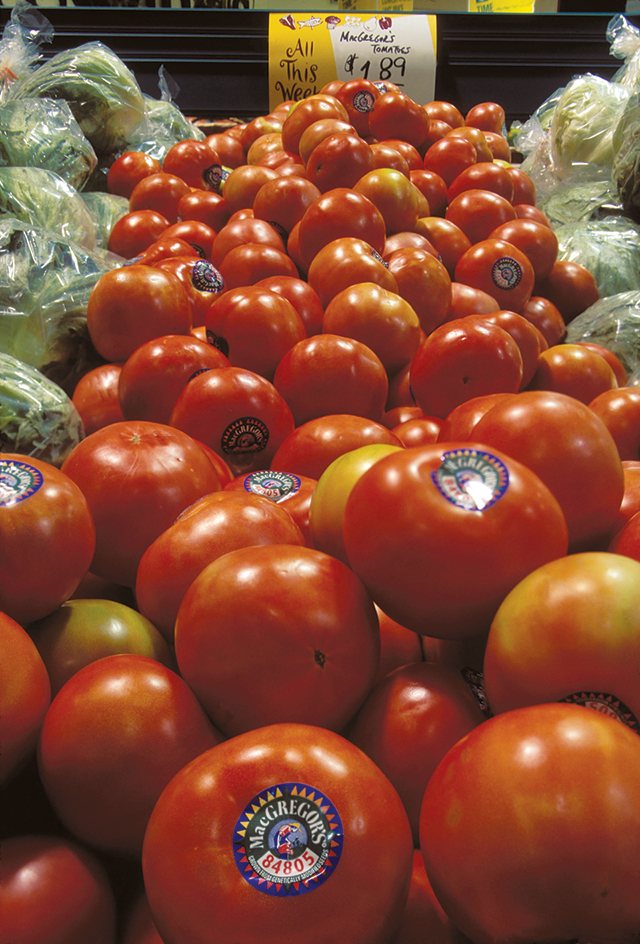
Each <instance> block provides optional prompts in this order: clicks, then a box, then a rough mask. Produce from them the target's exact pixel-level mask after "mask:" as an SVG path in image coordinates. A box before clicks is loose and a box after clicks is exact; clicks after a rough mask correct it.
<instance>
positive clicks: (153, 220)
mask: <svg viewBox="0 0 640 944" xmlns="http://www.w3.org/2000/svg"><path fill="white" fill-rule="evenodd" d="M168 226H169V220H168V219H167V218H166V216H163V215H162V213H158V211H157V210H132V211H130V212H129V213H125V214H124V216H121V217H120V219H119V220H117V221H116V223H114V225H113V227H112V228H111V232H110V233H109V240H108V244H107V246H108V249H109V252H114V253H115V254H116V255H117V256H122V258H123V259H134V258H136V256H139V255H140V254H141V253H143V252H144V251H145V249H148V248H149V246H151V245H152V243H154V242H155V241H156V240H157V239H159V238H160V237H161V236H162V234H163V233H164V232H165V230H166V229H167V228H168Z"/></svg>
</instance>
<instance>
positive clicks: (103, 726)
mask: <svg viewBox="0 0 640 944" xmlns="http://www.w3.org/2000/svg"><path fill="white" fill-rule="evenodd" d="M87 731H91V742H90V745H88V744H87ZM221 740H222V735H221V734H220V732H219V731H217V730H216V729H215V728H214V727H213V725H212V724H211V723H210V721H209V720H208V719H207V717H206V715H205V713H204V710H203V709H202V707H201V705H200V704H199V702H198V701H197V699H196V697H195V695H194V694H193V692H192V691H191V689H190V688H189V686H188V685H187V683H186V682H185V681H184V680H183V679H182V678H181V677H180V676H179V675H177V674H176V673H175V672H173V671H171V669H168V668H167V667H166V666H163V665H161V664H160V663H159V662H157V661H156V660H155V659H150V658H148V657H147V656H141V655H135V654H131V653H126V654H121V655H111V656H105V657H104V658H102V659H98V660H97V661H96V662H91V663H90V664H89V665H86V666H84V668H82V669H80V670H79V671H78V672H76V673H75V675H73V676H72V677H71V678H70V679H69V680H68V681H67V682H66V683H65V685H63V687H62V688H61V689H60V691H59V692H58V694H57V695H56V697H55V698H54V699H53V701H52V702H51V706H50V708H49V710H48V712H47V716H46V718H45V721H44V724H43V726H42V731H41V733H40V741H39V744H38V768H39V771H40V778H41V780H42V783H43V786H44V788H45V791H46V793H47V796H48V797H49V799H50V801H51V803H52V805H53V807H54V809H55V810H56V812H57V814H58V816H59V817H60V819H61V820H62V822H63V823H64V824H65V825H66V826H67V828H68V829H69V830H70V832H71V833H72V835H74V836H75V837H77V838H78V839H80V840H81V841H82V842H85V843H87V844H89V845H90V846H92V847H96V848H98V849H102V850H110V851H112V852H118V853H121V854H122V853H124V854H128V855H139V853H140V851H141V848H142V840H143V838H144V831H145V828H146V825H147V821H148V819H149V816H150V815H151V811H152V810H153V807H154V805H155V802H156V800H157V799H158V797H159V796H160V794H161V792H162V790H163V789H164V787H165V786H166V785H167V783H168V782H169V780H171V778H172V777H173V776H174V774H176V773H177V772H178V771H179V770H180V769H181V768H182V767H184V765H185V764H187V763H188V762H189V761H190V760H192V759H193V758H194V757H196V756H197V755H198V754H201V753H202V752H203V751H206V750H208V749H209V748H210V747H213V746H214V745H215V744H218V743H220V741H221Z"/></svg>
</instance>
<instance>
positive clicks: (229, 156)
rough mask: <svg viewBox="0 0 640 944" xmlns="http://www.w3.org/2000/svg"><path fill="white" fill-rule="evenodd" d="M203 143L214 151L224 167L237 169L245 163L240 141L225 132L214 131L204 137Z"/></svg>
mask: <svg viewBox="0 0 640 944" xmlns="http://www.w3.org/2000/svg"><path fill="white" fill-rule="evenodd" d="M204 140H205V142H206V143H207V144H208V145H209V146H210V147H212V148H213V150H214V151H216V153H217V155H218V157H219V158H220V163H221V164H222V165H223V166H224V167H231V168H233V167H238V166H239V165H240V164H244V162H245V154H244V148H243V147H242V144H241V143H240V139H239V138H236V137H234V136H233V135H231V134H227V133H226V132H225V131H215V132H214V133H213V134H208V135H207V136H206V137H205V139H204Z"/></svg>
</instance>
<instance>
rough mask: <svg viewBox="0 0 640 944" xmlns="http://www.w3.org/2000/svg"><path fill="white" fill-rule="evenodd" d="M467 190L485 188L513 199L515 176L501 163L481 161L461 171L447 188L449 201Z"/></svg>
mask: <svg viewBox="0 0 640 944" xmlns="http://www.w3.org/2000/svg"><path fill="white" fill-rule="evenodd" d="M465 190H484V191H490V192H491V193H497V194H498V195H499V196H501V197H503V198H504V199H505V200H508V201H509V202H510V203H511V201H512V200H513V178H512V177H511V174H510V173H509V171H508V170H507V168H506V167H502V165H501V164H495V163H491V162H489V161H481V162H480V163H479V164H472V165H471V166H470V167H466V168H465V169H464V170H463V171H461V172H460V173H459V174H458V176H457V177H456V178H455V180H453V181H452V182H451V184H450V186H449V189H448V190H447V200H448V201H449V203H450V202H451V201H452V200H453V198H454V197H457V196H459V195H460V194H461V193H463V192H464V191H465Z"/></svg>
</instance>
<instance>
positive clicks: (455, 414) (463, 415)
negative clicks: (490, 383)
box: [438, 393, 515, 443]
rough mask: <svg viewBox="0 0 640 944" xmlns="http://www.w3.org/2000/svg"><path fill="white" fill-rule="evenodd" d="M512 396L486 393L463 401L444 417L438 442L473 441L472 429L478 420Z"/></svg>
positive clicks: (511, 394)
mask: <svg viewBox="0 0 640 944" xmlns="http://www.w3.org/2000/svg"><path fill="white" fill-rule="evenodd" d="M514 395H515V394H513V393H486V394H484V395H483V396H479V397H472V398H471V399H470V400H465V401H464V403H461V404H459V406H456V407H454V408H453V410H451V412H450V413H447V415H446V416H445V418H444V420H443V422H442V426H441V427H440V432H439V433H438V442H441V443H446V442H453V441H455V440H457V439H473V428H474V426H475V425H476V423H477V422H478V421H479V420H480V418H481V417H483V416H484V414H485V413H486V412H487V411H488V410H490V409H491V407H492V406H495V404H496V403H500V402H501V401H503V400H505V399H506V398H507V397H512V396H514Z"/></svg>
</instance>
